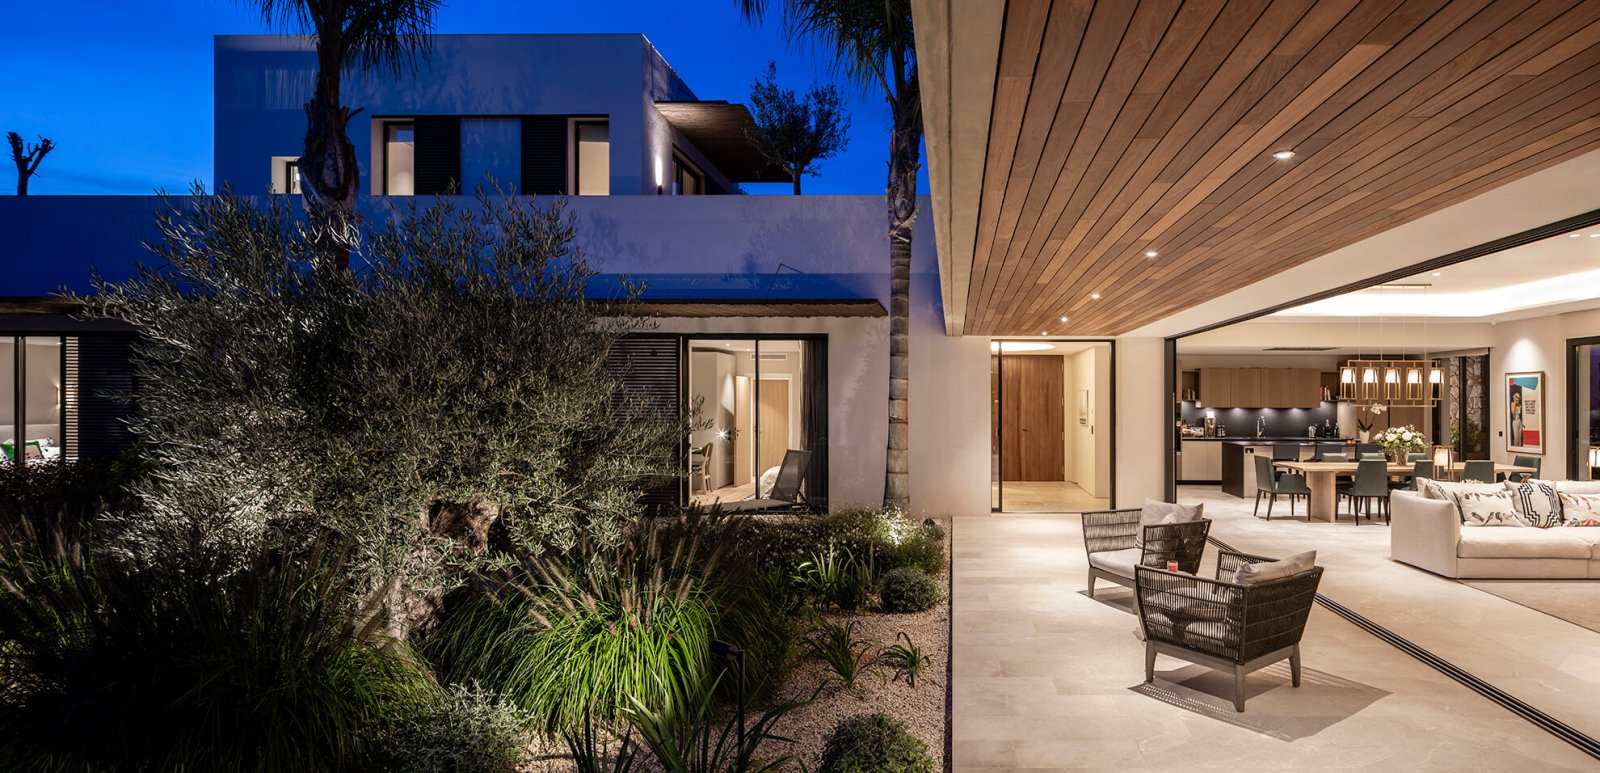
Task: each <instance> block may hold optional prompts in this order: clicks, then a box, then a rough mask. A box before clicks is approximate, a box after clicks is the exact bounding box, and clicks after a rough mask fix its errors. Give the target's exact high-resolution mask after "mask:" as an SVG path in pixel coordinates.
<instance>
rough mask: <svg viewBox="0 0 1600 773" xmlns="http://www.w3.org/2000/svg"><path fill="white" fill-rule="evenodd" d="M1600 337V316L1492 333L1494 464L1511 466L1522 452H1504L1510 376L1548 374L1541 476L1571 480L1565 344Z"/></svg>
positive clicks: (1574, 316)
mask: <svg viewBox="0 0 1600 773" xmlns="http://www.w3.org/2000/svg"><path fill="white" fill-rule="evenodd" d="M1597 335H1600V310H1591V311H1580V312H1572V313H1569V314H1560V315H1554V316H1548V317H1538V318H1535V319H1525V320H1517V321H1515V322H1502V323H1500V324H1498V325H1495V327H1494V345H1493V347H1492V348H1491V350H1490V352H1489V367H1490V370H1491V371H1492V373H1493V379H1492V380H1491V381H1490V383H1489V444H1490V445H1489V450H1490V453H1491V455H1492V456H1493V458H1494V459H1495V461H1499V462H1510V461H1511V458H1512V457H1513V456H1516V455H1517V454H1518V452H1512V451H1510V450H1508V449H1507V448H1506V429H1507V426H1506V425H1507V415H1506V412H1507V410H1508V409H1507V406H1506V388H1505V381H1506V375H1507V374H1509V373H1522V372H1527V371H1544V387H1543V389H1544V406H1543V408H1544V427H1543V429H1544V453H1543V454H1542V455H1541V456H1542V458H1543V459H1544V462H1543V470H1542V474H1543V475H1544V476H1545V477H1550V478H1564V477H1571V475H1572V472H1573V471H1570V470H1568V469H1567V462H1568V459H1567V446H1568V443H1569V441H1570V438H1571V430H1570V428H1569V427H1568V425H1567V339H1569V338H1585V337H1588V336H1597Z"/></svg>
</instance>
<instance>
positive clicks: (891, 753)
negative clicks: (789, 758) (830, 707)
mask: <svg viewBox="0 0 1600 773" xmlns="http://www.w3.org/2000/svg"><path fill="white" fill-rule="evenodd" d="M817 770H818V771H819V773H933V757H932V756H931V755H929V754H928V745H927V744H926V743H923V741H922V739H920V738H918V737H916V736H914V735H912V734H911V727H910V726H909V725H907V724H906V723H905V722H902V721H901V720H898V719H895V718H894V717H891V716H889V715H887V714H859V715H857V716H854V717H848V718H846V719H841V720H839V723H838V724H837V725H834V728H833V732H832V733H830V734H829V735H828V740H827V742H826V743H825V744H824V745H823V747H822V765H821V766H820V767H819V768H817Z"/></svg>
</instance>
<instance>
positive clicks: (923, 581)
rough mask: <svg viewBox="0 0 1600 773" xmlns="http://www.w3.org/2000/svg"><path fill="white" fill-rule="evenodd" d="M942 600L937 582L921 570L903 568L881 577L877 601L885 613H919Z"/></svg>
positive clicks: (941, 589)
mask: <svg viewBox="0 0 1600 773" xmlns="http://www.w3.org/2000/svg"><path fill="white" fill-rule="evenodd" d="M942 599H944V589H943V588H941V587H939V581H938V580H935V579H933V578H932V577H929V576H928V575H927V573H925V572H923V571H922V570H921V569H914V568H911V567H903V568H900V569H896V570H894V571H892V572H889V573H887V574H885V575H884V576H883V582H882V583H881V584H880V585H879V587H878V600H879V603H880V604H881V608H882V609H883V611H885V612H921V611H924V610H927V609H932V608H933V607H934V605H936V604H938V603H939V602H940V601H941V600H942Z"/></svg>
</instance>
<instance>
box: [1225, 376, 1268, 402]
mask: <svg viewBox="0 0 1600 773" xmlns="http://www.w3.org/2000/svg"><path fill="white" fill-rule="evenodd" d="M1261 374H1262V369H1261V368H1236V369H1234V371H1233V405H1232V406H1230V407H1233V408H1265V407H1266V406H1267V403H1266V401H1265V400H1264V399H1263V398H1264V397H1265V395H1263V394H1262V393H1261V387H1262V383H1261V380H1262V376H1261Z"/></svg>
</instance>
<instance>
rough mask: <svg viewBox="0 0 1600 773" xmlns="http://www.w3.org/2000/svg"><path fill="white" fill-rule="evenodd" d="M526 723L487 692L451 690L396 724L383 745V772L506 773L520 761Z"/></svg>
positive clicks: (513, 708)
mask: <svg viewBox="0 0 1600 773" xmlns="http://www.w3.org/2000/svg"><path fill="white" fill-rule="evenodd" d="M531 720H532V717H531V716H530V715H528V714H527V712H524V711H522V710H521V709H518V708H517V707H516V706H515V705H513V704H512V703H511V702H510V701H507V700H505V699H504V698H501V697H500V696H498V695H495V694H494V693H493V692H491V691H489V690H485V689H483V688H481V687H477V686H473V687H465V686H461V685H456V686H454V687H452V688H451V689H450V692H449V694H448V695H446V696H442V698H441V699H440V700H438V701H435V702H433V703H431V704H429V705H427V706H426V707H425V708H424V710H422V711H420V712H418V713H417V714H416V715H415V716H412V717H408V718H406V719H405V720H402V721H401V722H400V723H399V726H398V727H397V728H396V729H395V731H394V736H393V739H392V741H391V742H390V746H389V757H390V767H389V770H392V771H395V772H396V773H509V771H510V770H511V769H512V768H513V767H515V766H516V765H518V764H519V763H521V762H522V758H523V755H524V753H525V749H526V747H527V744H528V742H529V740H531V739H530V737H529V733H528V731H527V729H526V728H527V727H528V726H529V725H530V724H531Z"/></svg>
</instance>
